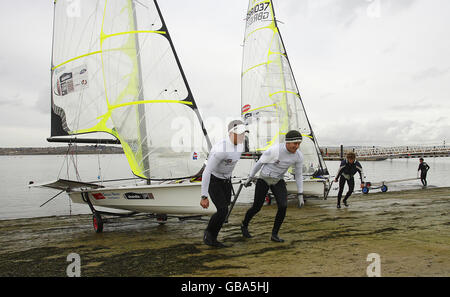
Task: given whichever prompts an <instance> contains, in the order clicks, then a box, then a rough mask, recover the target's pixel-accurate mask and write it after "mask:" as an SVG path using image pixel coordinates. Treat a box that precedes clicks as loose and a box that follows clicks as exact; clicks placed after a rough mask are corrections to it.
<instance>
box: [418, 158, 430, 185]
mask: <svg viewBox="0 0 450 297" xmlns="http://www.w3.org/2000/svg"><path fill="white" fill-rule="evenodd" d="M419 162H420V164H419V168H418V169H417V171H420V181H421V182H422V185H423V186H424V187H426V186H427V172H428V170H429V169H430V166H429V165H428V164H427V163H426V162H424V161H423V158H420V159H419Z"/></svg>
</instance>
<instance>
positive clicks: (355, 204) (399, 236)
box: [0, 188, 450, 277]
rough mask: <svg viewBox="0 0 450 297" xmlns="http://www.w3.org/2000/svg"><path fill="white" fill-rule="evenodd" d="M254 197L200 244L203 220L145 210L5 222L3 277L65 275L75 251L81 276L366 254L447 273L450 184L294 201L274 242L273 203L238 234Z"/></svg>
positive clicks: (249, 267) (222, 269)
mask: <svg viewBox="0 0 450 297" xmlns="http://www.w3.org/2000/svg"><path fill="white" fill-rule="evenodd" d="M248 207H249V206H248V205H237V206H236V207H235V209H234V210H233V213H232V215H231V217H230V222H229V223H228V224H226V225H225V226H224V228H223V229H222V231H221V233H220V235H219V240H222V241H223V242H225V243H227V244H230V245H232V247H230V248H225V249H215V248H211V247H208V246H205V245H203V244H202V234H203V230H204V229H205V227H206V223H207V221H206V220H204V221H183V222H181V221H178V219H175V218H172V219H169V220H168V221H167V223H166V224H164V225H159V224H158V223H156V222H155V221H154V220H151V219H147V218H145V219H144V217H137V218H127V219H120V220H117V219H113V220H112V221H111V222H109V223H107V224H106V225H105V229H104V232H103V233H101V234H96V233H95V232H94V231H93V228H92V223H91V216H90V215H80V216H65V217H48V218H36V219H19V220H6V221H0V276H66V268H67V266H68V265H69V264H70V263H71V262H67V256H68V255H69V254H70V253H77V254H79V255H80V257H81V276H86V277H88V276H294V277H296V276H366V269H367V266H368V265H369V264H370V262H367V256H368V254H370V253H377V254H379V255H380V257H381V275H382V276H447V277H448V276H450V188H433V189H426V190H412V191H403V192H387V193H372V192H371V193H370V194H369V195H361V194H356V195H353V196H352V197H351V198H350V207H349V208H345V207H344V208H343V209H336V200H335V198H330V199H329V200H327V201H316V200H308V201H307V203H306V206H305V207H304V208H302V209H298V208H296V206H295V203H293V204H292V203H291V205H290V206H289V208H288V211H287V216H286V219H285V221H284V224H283V226H282V228H281V231H280V237H282V238H284V239H285V240H286V242H284V243H274V242H271V241H270V231H271V228H272V224H273V219H274V216H275V213H276V206H275V205H271V206H264V207H263V209H262V210H261V212H260V213H259V214H258V215H257V216H256V217H255V218H254V219H253V221H252V223H251V224H250V228H249V229H250V232H251V233H252V235H253V236H254V238H252V239H245V238H243V237H242V236H241V232H240V227H239V225H240V222H241V220H242V218H243V216H244V214H245V211H246V210H247V209H248Z"/></svg>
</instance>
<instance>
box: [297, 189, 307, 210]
mask: <svg viewBox="0 0 450 297" xmlns="http://www.w3.org/2000/svg"><path fill="white" fill-rule="evenodd" d="M297 198H298V208H302V206H303V205H305V200H303V193H299V194H297Z"/></svg>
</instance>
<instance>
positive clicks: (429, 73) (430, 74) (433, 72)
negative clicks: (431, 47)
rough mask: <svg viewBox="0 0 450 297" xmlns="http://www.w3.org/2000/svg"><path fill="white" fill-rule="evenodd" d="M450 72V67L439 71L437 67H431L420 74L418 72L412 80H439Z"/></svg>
mask: <svg viewBox="0 0 450 297" xmlns="http://www.w3.org/2000/svg"><path fill="white" fill-rule="evenodd" d="M449 72H450V67H447V68H443V69H438V68H436V67H430V68H427V69H425V70H422V71H420V72H417V73H416V74H413V75H412V77H411V78H412V80H422V79H429V78H437V77H441V76H444V75H446V74H447V73H449Z"/></svg>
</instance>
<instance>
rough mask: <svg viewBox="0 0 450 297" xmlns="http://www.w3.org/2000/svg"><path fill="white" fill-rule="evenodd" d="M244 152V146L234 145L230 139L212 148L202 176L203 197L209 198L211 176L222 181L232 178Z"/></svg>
mask: <svg viewBox="0 0 450 297" xmlns="http://www.w3.org/2000/svg"><path fill="white" fill-rule="evenodd" d="M243 151H244V145H243V144H238V145H234V144H233V143H232V142H231V140H230V138H229V137H227V138H225V139H223V140H222V141H219V142H218V143H216V144H215V145H214V146H213V147H212V149H211V152H210V153H209V156H208V161H207V163H206V167H205V170H204V171H203V174H202V196H207V197H209V194H208V190H209V181H210V178H211V174H214V176H215V177H218V178H221V179H228V178H230V177H231V174H232V173H233V170H234V167H235V166H236V163H237V162H238V161H239V160H240V159H241V154H242V152H243Z"/></svg>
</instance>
